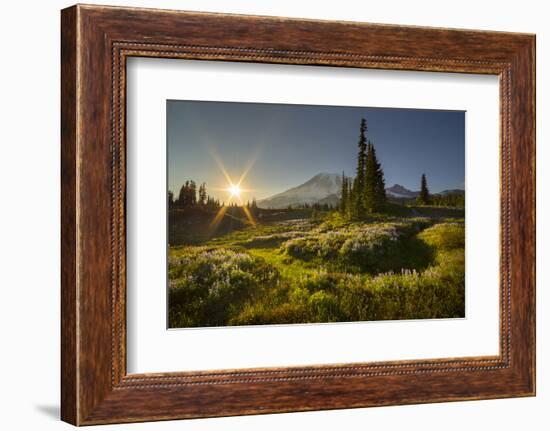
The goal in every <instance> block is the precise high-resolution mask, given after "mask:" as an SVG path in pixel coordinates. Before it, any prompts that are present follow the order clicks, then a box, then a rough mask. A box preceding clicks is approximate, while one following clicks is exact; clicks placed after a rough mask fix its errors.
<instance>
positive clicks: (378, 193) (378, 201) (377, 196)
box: [371, 144, 386, 212]
mask: <svg viewBox="0 0 550 431" xmlns="http://www.w3.org/2000/svg"><path fill="white" fill-rule="evenodd" d="M371 147H372V156H373V158H374V165H375V168H376V175H375V177H376V181H375V187H374V206H373V208H372V209H373V211H375V212H380V211H382V210H383V209H384V205H385V204H386V182H385V181H384V171H383V170H382V165H381V164H380V162H379V161H378V159H377V157H376V150H375V148H374V144H371Z"/></svg>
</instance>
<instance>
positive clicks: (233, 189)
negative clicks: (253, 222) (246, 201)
mask: <svg viewBox="0 0 550 431" xmlns="http://www.w3.org/2000/svg"><path fill="white" fill-rule="evenodd" d="M227 190H228V191H229V193H231V197H233V196H235V197H237V198H238V197H239V196H240V195H241V189H240V187H239V186H238V185H235V184H231V186H229V189H227Z"/></svg>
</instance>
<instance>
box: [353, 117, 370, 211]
mask: <svg viewBox="0 0 550 431" xmlns="http://www.w3.org/2000/svg"><path fill="white" fill-rule="evenodd" d="M366 133H367V120H365V119H364V118H362V119H361V124H360V126H359V142H358V143H357V147H358V148H359V151H358V153H357V171H356V176H355V180H354V183H353V193H352V194H353V204H352V205H353V214H354V216H355V217H358V218H361V217H364V216H365V214H366V212H367V207H366V204H365V173H366V172H365V166H366V162H367V136H366Z"/></svg>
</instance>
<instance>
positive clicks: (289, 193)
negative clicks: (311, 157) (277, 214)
mask: <svg viewBox="0 0 550 431" xmlns="http://www.w3.org/2000/svg"><path fill="white" fill-rule="evenodd" d="M341 189H342V176H341V175H340V174H331V173H327V172H321V173H319V174H316V175H315V176H313V177H312V178H310V179H309V180H307V181H306V182H305V183H303V184H300V185H299V186H296V187H293V188H290V189H288V190H285V191H284V192H282V193H278V194H276V195H273V196H270V197H268V198H265V199H262V200H260V201H258V206H260V207H262V208H286V207H288V206H289V205H303V204H308V205H312V204H315V203H318V202H319V201H322V200H323V199H325V198H327V197H330V196H331V195H336V196H339V195H340V192H341ZM330 199H331V201H332V200H334V199H333V197H331V198H330Z"/></svg>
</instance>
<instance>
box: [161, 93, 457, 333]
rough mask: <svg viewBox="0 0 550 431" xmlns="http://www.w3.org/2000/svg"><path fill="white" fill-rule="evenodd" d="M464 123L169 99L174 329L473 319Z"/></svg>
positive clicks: (433, 114)
mask: <svg viewBox="0 0 550 431" xmlns="http://www.w3.org/2000/svg"><path fill="white" fill-rule="evenodd" d="M464 118H465V117H464V112H462V111H438V110H414V109H400V108H372V107H342V106H313V105H285V104H264V103H262V104H260V103H235V102H200V101H179V100H169V101H167V143H168V163H167V166H168V181H167V183H168V193H167V201H168V202H167V212H168V215H167V218H168V326H169V328H189V327H212V326H233V325H266V324H296V323H302V324H304V323H309V324H312V323H329V322H355V321H376V320H403V319H439V318H462V317H464V316H465V190H464V170H465V169H464V166H465V156H464V148H465V147H464V145H465V136H464V133H465V132H464V127H465V120H464Z"/></svg>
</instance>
